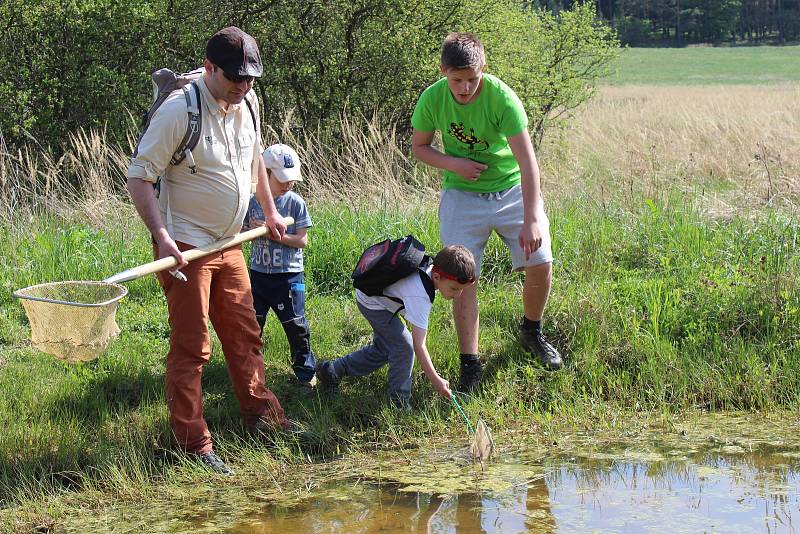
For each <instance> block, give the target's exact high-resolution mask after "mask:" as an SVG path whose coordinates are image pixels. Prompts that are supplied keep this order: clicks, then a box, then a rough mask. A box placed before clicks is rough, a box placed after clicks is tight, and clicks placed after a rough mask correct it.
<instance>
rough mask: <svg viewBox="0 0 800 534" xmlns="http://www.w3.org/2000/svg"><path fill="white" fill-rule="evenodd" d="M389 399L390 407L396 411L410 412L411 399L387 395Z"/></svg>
mask: <svg viewBox="0 0 800 534" xmlns="http://www.w3.org/2000/svg"><path fill="white" fill-rule="evenodd" d="M389 401H390V403H391V405H392V407H393V408H394V409H395V410H397V411H398V412H402V413H410V412H411V411H412V408H411V399H407V398H405V397H392V396H390V397H389Z"/></svg>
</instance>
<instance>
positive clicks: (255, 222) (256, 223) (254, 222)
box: [242, 219, 264, 230]
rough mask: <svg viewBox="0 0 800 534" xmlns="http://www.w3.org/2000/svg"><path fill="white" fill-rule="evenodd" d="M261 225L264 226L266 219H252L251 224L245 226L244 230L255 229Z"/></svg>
mask: <svg viewBox="0 0 800 534" xmlns="http://www.w3.org/2000/svg"><path fill="white" fill-rule="evenodd" d="M260 226H264V221H262V220H261V219H250V224H249V225H248V226H247V227H246V228H243V229H242V230H253V229H255V228H258V227H260Z"/></svg>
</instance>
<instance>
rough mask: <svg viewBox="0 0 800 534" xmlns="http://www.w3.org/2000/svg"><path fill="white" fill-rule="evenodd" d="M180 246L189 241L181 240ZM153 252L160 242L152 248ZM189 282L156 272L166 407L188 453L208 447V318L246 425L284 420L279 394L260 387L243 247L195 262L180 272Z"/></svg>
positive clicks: (261, 366) (260, 365) (260, 364)
mask: <svg viewBox="0 0 800 534" xmlns="http://www.w3.org/2000/svg"><path fill="white" fill-rule="evenodd" d="M178 248H180V250H181V251H184V250H188V249H190V248H192V246H191V245H187V244H185V243H180V242H179V243H178ZM154 254H155V256H156V257H158V247H157V246H155V245H154ZM181 272H183V274H185V275H186V277H187V278H188V281H186V282H181V281H180V280H178V279H176V278H175V277H173V276H172V275H171V274H169V273H168V272H166V271H164V272H161V273H159V274H158V279H159V282H160V284H161V287H162V289H163V290H164V294H165V295H166V297H167V306H168V308H169V324H170V327H171V332H170V337H169V353H168V354H167V374H166V386H167V406H168V408H169V415H170V425H171V426H172V431H173V433H174V434H175V438H176V439H177V441H178V443H179V444H180V445H181V446H182V447H183V448H184V449H185V450H186V451H187V452H190V453H195V454H204V453H206V452H210V451H211V450H212V448H213V447H212V442H211V433H210V432H209V431H208V425H207V424H206V421H205V419H204V418H203V390H202V386H201V375H202V373H203V365H205V363H206V362H207V361H208V360H209V358H210V357H211V336H210V334H209V332H208V320H209V319H211V324H212V325H214V330H215V331H216V333H217V336H218V337H219V340H220V342H221V343H222V352H223V353H224V355H225V361H226V363H227V366H228V373H229V375H230V378H231V383H232V384H233V391H234V392H235V394H236V397H237V399H238V400H239V407H240V409H241V413H242V417H243V418H244V420H245V423H246V424H248V425H252V424H254V423H255V422H256V421H257V420H258V419H259V418H264V419H267V420H268V421H273V422H274V423H275V425H276V426H282V427H285V426H287V425H288V421H287V419H286V415H285V414H284V412H283V408H281V405H280V403H279V402H278V399H277V398H276V397H275V395H274V394H273V393H272V392H271V391H270V390H269V389H267V387H266V386H265V385H264V358H263V356H262V354H261V347H262V344H261V336H260V334H259V326H258V322H257V321H256V315H255V311H254V309H253V296H252V293H251V291H250V278H249V276H248V272H247V264H246V263H245V259H244V255H243V254H242V249H241V246H237V247H232V248H229V249H226V250H223V251H221V252H217V253H214V254H210V255H208V256H205V257H203V258H199V259H196V260H194V261H192V262H190V263H189V265H187V266H186V267H184V268H183V269H181Z"/></svg>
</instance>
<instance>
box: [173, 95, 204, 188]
mask: <svg viewBox="0 0 800 534" xmlns="http://www.w3.org/2000/svg"><path fill="white" fill-rule="evenodd" d="M182 89H183V96H184V98H186V111H187V112H188V114H189V125H188V127H187V128H186V133H185V134H184V135H183V139H182V140H181V142H180V144H179V145H178V148H176V149H175V152H174V153H173V154H172V159H171V160H170V162H169V163H170V165H178V164H179V163H181V162H182V161H183V160H184V159H185V160H186V163H187V164H188V165H189V169H191V171H192V174H194V173H196V172H197V165H196V164H195V162H194V157H193V156H192V149H193V148H194V147H196V146H197V143H198V142H199V141H200V128H201V126H202V124H203V106H202V104H201V102H200V88H199V87H197V84H196V83H188V84H186V85H184V86H183V88H182Z"/></svg>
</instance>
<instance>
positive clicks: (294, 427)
mask: <svg viewBox="0 0 800 534" xmlns="http://www.w3.org/2000/svg"><path fill="white" fill-rule="evenodd" d="M250 430H251V431H252V432H254V433H256V434H260V435H262V436H267V437H270V436H277V435H279V434H282V435H284V436H299V435H301V434H303V433H305V429H304V428H303V427H302V425H300V424H299V423H297V422H296V421H292V420H291V419H286V421H285V423H283V424H279V423H277V422H276V421H274V420H272V419H268V418H266V417H259V418H258V419H257V420H256V422H255V423H254V424H253V426H252V427H250Z"/></svg>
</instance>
